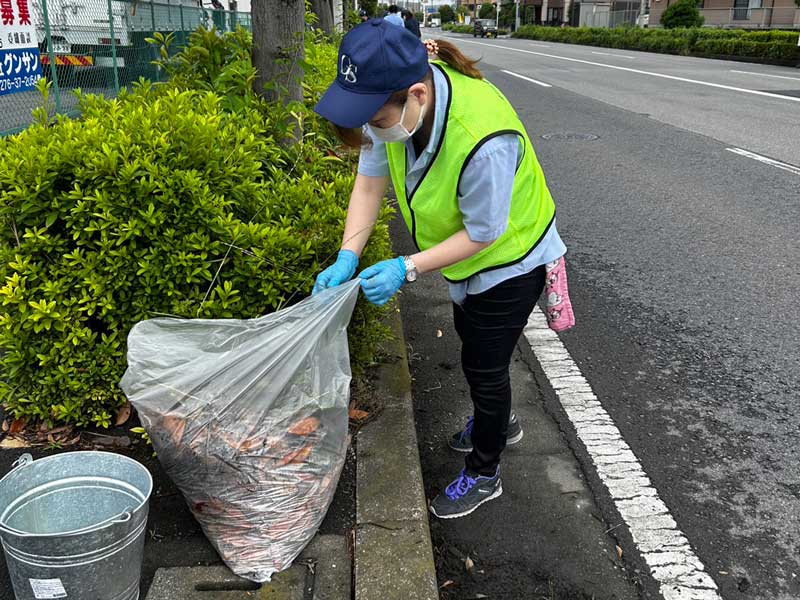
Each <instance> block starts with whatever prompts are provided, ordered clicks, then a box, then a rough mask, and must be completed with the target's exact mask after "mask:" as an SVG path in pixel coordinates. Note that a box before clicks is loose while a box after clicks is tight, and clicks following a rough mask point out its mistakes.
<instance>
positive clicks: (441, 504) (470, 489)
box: [430, 467, 503, 519]
mask: <svg viewBox="0 0 800 600" xmlns="http://www.w3.org/2000/svg"><path fill="white" fill-rule="evenodd" d="M502 493H503V482H502V481H500V467H498V468H497V471H496V472H495V474H494V477H484V476H483V475H478V474H477V473H472V472H470V471H468V470H467V469H461V474H460V475H459V476H458V479H456V480H455V481H454V482H453V483H451V484H450V485H448V486H447V488H446V489H445V490H444V492H443V493H441V494H439V495H438V496H436V498H434V499H433V502H431V507H430V511H431V512H432V513H433V514H434V515H435V516H437V517H439V518H440V519H456V518H458V517H465V516H467V515H468V514H470V513H471V512H472V511H474V510H475V509H476V508H478V507H479V506H480V505H481V504H483V503H484V502H488V501H489V500H494V499H495V498H497V497H499V496H500V495H501V494H502Z"/></svg>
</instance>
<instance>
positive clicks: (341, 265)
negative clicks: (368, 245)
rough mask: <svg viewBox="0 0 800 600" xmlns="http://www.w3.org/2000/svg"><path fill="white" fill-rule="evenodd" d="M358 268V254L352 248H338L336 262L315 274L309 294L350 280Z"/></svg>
mask: <svg viewBox="0 0 800 600" xmlns="http://www.w3.org/2000/svg"><path fill="white" fill-rule="evenodd" d="M356 268H358V256H356V253H355V252H353V251H352V250H339V255H338V256H337V258H336V262H335V263H333V264H332V265H331V266H330V267H328V268H327V269H325V270H324V271H323V272H322V273H320V274H319V275H317V280H316V281H315V282H314V289H313V290H312V291H311V294H312V295H313V294H317V293H319V292H321V291H322V290H327V289H328V288H332V287H336V286H337V285H341V284H343V283H345V282H346V281H350V280H351V279H352V278H353V275H354V274H355V272H356Z"/></svg>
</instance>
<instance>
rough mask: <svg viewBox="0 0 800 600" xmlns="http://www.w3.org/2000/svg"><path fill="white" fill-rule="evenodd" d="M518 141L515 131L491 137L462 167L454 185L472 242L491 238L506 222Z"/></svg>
mask: <svg viewBox="0 0 800 600" xmlns="http://www.w3.org/2000/svg"><path fill="white" fill-rule="evenodd" d="M520 143H521V140H520V138H519V136H517V135H515V134H505V135H500V136H497V137H496V138H492V139H490V140H489V141H488V142H486V143H484V144H483V146H481V148H480V149H479V150H478V151H477V152H476V153H475V156H473V157H472V159H470V161H469V163H468V164H467V166H466V168H465V169H464V173H463V175H462V176H461V183H460V185H459V188H458V207H459V210H460V211H461V215H462V217H463V219H464V227H465V228H466V230H467V235H469V239H471V240H472V241H473V242H493V241H494V240H496V239H497V238H499V237H500V236H501V235H502V234H503V232H505V230H506V227H507V226H508V215H509V211H510V210H511V192H512V189H513V187H514V175H515V174H516V171H517V164H518V159H519V158H520V156H521V151H520Z"/></svg>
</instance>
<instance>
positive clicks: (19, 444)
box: [0, 437, 31, 448]
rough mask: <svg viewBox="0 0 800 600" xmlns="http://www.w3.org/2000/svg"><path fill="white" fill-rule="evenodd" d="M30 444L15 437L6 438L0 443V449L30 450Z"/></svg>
mask: <svg viewBox="0 0 800 600" xmlns="http://www.w3.org/2000/svg"><path fill="white" fill-rule="evenodd" d="M30 446H31V445H30V444H29V443H28V442H26V441H25V440H23V439H20V438H17V437H7V438H5V439H3V441H2V442H0V448H30Z"/></svg>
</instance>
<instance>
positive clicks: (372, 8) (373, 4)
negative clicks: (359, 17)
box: [358, 0, 378, 17]
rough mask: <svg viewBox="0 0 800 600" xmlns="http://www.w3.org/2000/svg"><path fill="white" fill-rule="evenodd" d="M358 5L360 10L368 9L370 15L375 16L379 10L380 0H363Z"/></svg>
mask: <svg viewBox="0 0 800 600" xmlns="http://www.w3.org/2000/svg"><path fill="white" fill-rule="evenodd" d="M358 7H359V9H360V10H365V11H367V14H368V15H369V16H370V17H374V16H375V15H376V14H377V11H378V0H361V1H360V2H359V3H358Z"/></svg>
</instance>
